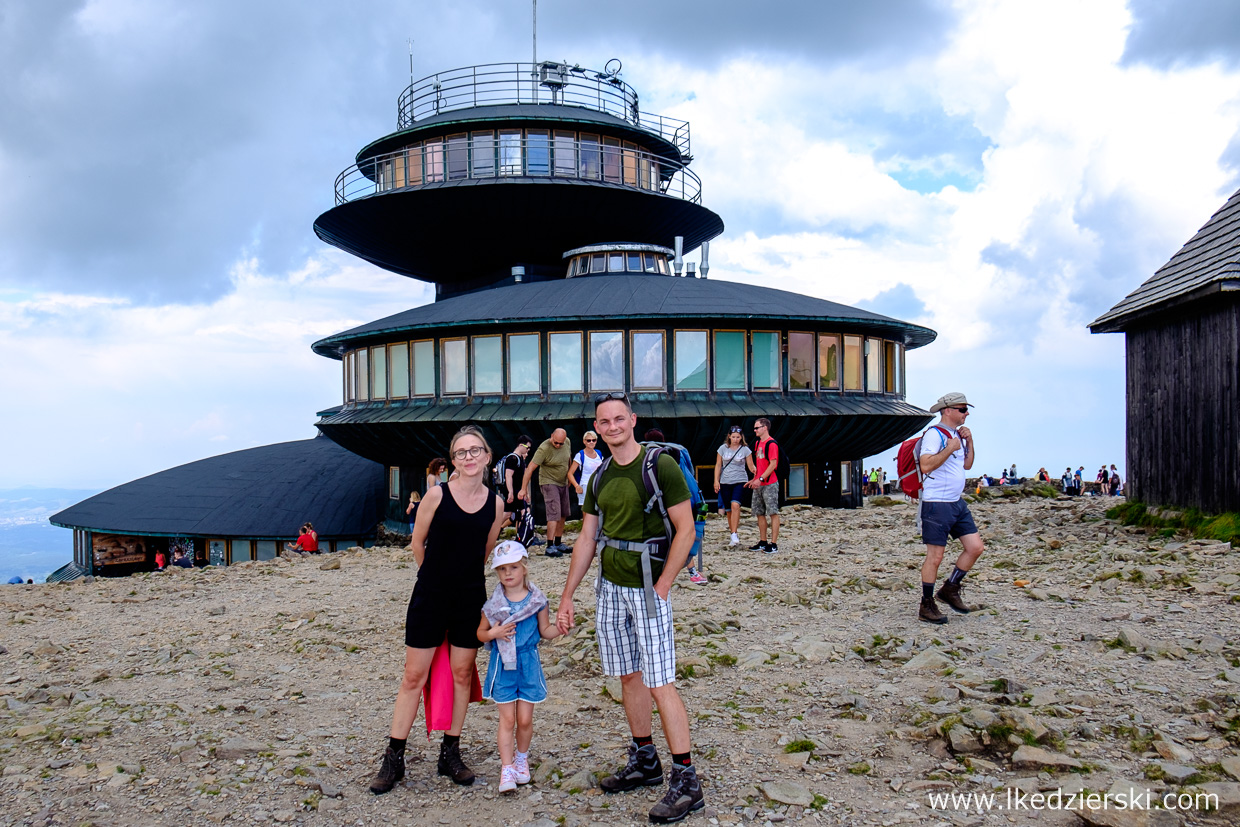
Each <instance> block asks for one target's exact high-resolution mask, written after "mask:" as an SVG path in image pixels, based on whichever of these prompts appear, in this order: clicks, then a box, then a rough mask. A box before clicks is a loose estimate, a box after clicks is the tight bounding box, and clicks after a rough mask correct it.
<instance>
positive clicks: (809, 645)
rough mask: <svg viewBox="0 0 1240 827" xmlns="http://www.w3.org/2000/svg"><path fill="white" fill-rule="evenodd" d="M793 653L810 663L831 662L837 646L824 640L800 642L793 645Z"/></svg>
mask: <svg viewBox="0 0 1240 827" xmlns="http://www.w3.org/2000/svg"><path fill="white" fill-rule="evenodd" d="M792 651H793V653H794V654H797V655H800V656H801V657H803V658H805V659H806V660H807V661H809V662H810V663H818V662H821V661H827V660H830V659H831V658H832V657H834V656H835V654H836V649H835V646H834V645H833V644H830V643H827V642H826V641H822V640H799V641H797V642H795V643H793V644H792Z"/></svg>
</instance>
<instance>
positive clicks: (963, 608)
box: [938, 583, 983, 615]
mask: <svg viewBox="0 0 1240 827" xmlns="http://www.w3.org/2000/svg"><path fill="white" fill-rule="evenodd" d="M938 598H939V600H942V601H943V602H944V603H946V604H947V605H948V606H951V607H952V608H953V609H955V610H956V611H958V612H960V613H961V614H962V615H967V614H968V613H969V612H976V611H977V610H978V609H981V608H983V607H981V606H970V605H969V604H968V603H965V602H964V601H963V600H961V599H960V584H959V583H944V584H943V587H942V588H940V589H939V593H938Z"/></svg>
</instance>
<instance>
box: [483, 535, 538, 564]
mask: <svg viewBox="0 0 1240 827" xmlns="http://www.w3.org/2000/svg"><path fill="white" fill-rule="evenodd" d="M529 556H530V553H529V552H528V551H526V550H525V546H523V545H521V544H520V543H518V542H517V541H516V540H504V541H503V542H501V543H496V544H495V551H493V552H492V553H491V568H493V569H497V568H499V567H500V566H505V565H507V564H509V563H515V562H517V561H518V560H524V559H526V558H527V557H529Z"/></svg>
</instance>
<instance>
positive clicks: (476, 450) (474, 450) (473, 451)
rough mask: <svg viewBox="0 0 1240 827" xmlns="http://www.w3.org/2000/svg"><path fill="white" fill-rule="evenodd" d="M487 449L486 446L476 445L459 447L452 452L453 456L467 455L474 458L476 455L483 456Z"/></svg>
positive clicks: (460, 457) (463, 457)
mask: <svg viewBox="0 0 1240 827" xmlns="http://www.w3.org/2000/svg"><path fill="white" fill-rule="evenodd" d="M485 450H486V448H483V447H482V446H481V445H474V446H473V447H471V448H457V449H456V450H455V451H453V452H452V458H453V459H465V458H466V457H469V458H470V459H473V458H474V457H478V456H481V455H482V453H483V451H485Z"/></svg>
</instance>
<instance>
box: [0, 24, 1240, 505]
mask: <svg viewBox="0 0 1240 827" xmlns="http://www.w3.org/2000/svg"><path fill="white" fill-rule="evenodd" d="M538 13H539V40H538V43H539V56H540V58H557V59H564V60H567V61H569V62H570V63H580V64H581V65H583V66H591V67H602V66H603V64H605V63H606V62H607V60H609V59H610V58H613V57H615V58H620V59H621V60H622V61H623V64H624V78H625V80H626V81H628V82H629V83H630V84H632V85H633V86H635V87H637V89H638V90H639V91H640V92H641V94H642V98H643V104H644V107H643V108H644V109H646V110H647V111H650V112H655V113H661V114H666V115H671V116H674V117H678V118H684V119H688V120H689V121H691V123H692V126H693V151H694V155H695V157H696V160H695V163H694V166H695V168H696V170H697V172H698V173H699V174H700V175H701V177H702V179H703V183H704V196H705V202H706V204H707V205H708V206H710V207H711V208H712V209H714V210H715V211H716V212H718V213H719V214H720V215H721V216H722V217H723V219H724V222H725V223H726V225H727V232H726V234H725V235H724V236H723V237H722V238H720V239H719V240H718V242H717V243H716V244H714V245H713V246H712V255H711V259H712V261H711V263H712V271H711V277H712V278H723V279H734V280H740V281H747V282H751V283H755V284H764V285H770V286H775V287H781V288H784V289H789V290H794V291H797V292H802V293H807V294H812V295H815V296H820V297H823V298H828V299H832V300H836V301H841V302H845V303H848V304H855V305H860V306H863V307H868V308H871V309H874V310H877V311H879V312H883V313H887V314H889V315H893V316H896V317H898V318H902V319H906V320H909V321H914V322H917V323H920V324H924V325H927V326H929V327H932V328H934V329H935V330H937V331H939V339H938V341H937V342H935V343H934V344H933V345H931V346H929V347H927V348H924V349H922V350H919V351H915V352H913V353H911V354H910V355H909V360H908V367H909V397H910V400H911V401H913V402H914V403H917V404H920V405H922V406H924V407H928V406H929V405H930V403H931V402H933V400H934V399H935V398H936V397H937V396H939V395H940V394H941V393H944V392H945V391H947V390H962V391H965V392H966V393H967V394H968V396H969V398H970V400H971V401H973V402H975V404H976V405H977V413H976V416H975V421H974V422H973V423H972V425H973V427H974V429H975V432H976V435H977V442H978V450H979V458H980V466H979V470H985V469H989V470H992V471H995V472H997V470H998V468H999V467H1000V465H1001V464H1008V463H1011V462H1013V461H1015V462H1016V463H1017V464H1018V465H1019V466H1020V468H1021V469H1022V470H1023V471H1024V472H1025V473H1029V472H1032V471H1033V470H1035V469H1036V468H1037V467H1038V466H1040V465H1045V466H1046V467H1048V468H1050V469H1051V470H1052V471H1054V470H1055V469H1060V470H1062V469H1063V468H1064V467H1065V466H1066V465H1068V464H1072V465H1073V466H1074V467H1075V466H1076V465H1078V464H1083V465H1085V466H1086V468H1087V469H1090V470H1093V469H1096V468H1097V467H1098V465H1099V464H1101V463H1103V462H1107V463H1110V462H1116V463H1119V464H1121V467H1122V463H1123V445H1124V442H1123V429H1124V418H1123V403H1124V399H1123V387H1124V382H1123V339H1122V336H1119V335H1108V336H1091V335H1090V334H1089V332H1088V331H1087V329H1086V327H1085V326H1086V324H1087V323H1088V322H1089V321H1091V320H1092V319H1094V318H1096V317H1097V316H1098V315H1100V314H1101V313H1103V312H1104V311H1106V310H1107V309H1108V308H1110V307H1111V306H1112V305H1113V304H1114V303H1116V302H1117V301H1118V300H1119V299H1120V298H1121V297H1123V296H1124V295H1125V294H1126V293H1128V292H1129V291H1131V290H1132V289H1133V288H1135V287H1136V286H1137V285H1138V284H1139V283H1140V282H1142V281H1143V280H1144V279H1145V278H1147V277H1148V276H1149V275H1150V274H1152V273H1153V271H1154V270H1155V269H1156V268H1157V267H1158V266H1160V265H1161V264H1162V263H1163V262H1165V261H1166V260H1167V259H1168V258H1169V257H1170V256H1171V255H1172V254H1173V253H1174V252H1175V251H1176V250H1177V249H1178V248H1179V246H1180V245H1181V244H1182V243H1184V242H1185V241H1186V240H1187V239H1188V238H1189V237H1190V236H1191V235H1192V234H1193V233H1194V232H1195V231H1196V230H1197V228H1198V227H1200V226H1201V225H1202V224H1203V223H1205V221H1206V219H1207V218H1208V217H1209V216H1210V214H1211V213H1213V212H1214V211H1215V210H1216V209H1217V208H1218V207H1220V206H1221V205H1222V204H1223V203H1224V201H1226V199H1227V197H1228V196H1229V195H1230V194H1231V193H1232V192H1233V191H1234V190H1235V189H1236V188H1237V187H1238V186H1240V137H1238V136H1240V4H1236V3H1233V2H1228V0H1212V1H1208V0H1181V2H1176V3H1172V2H1169V0H1133V1H1132V2H1129V3H1127V4H1125V3H1124V2H1120V0H1112V1H1110V2H1108V1H1107V0H1091V2H1088V3H1081V2H1039V3H1030V2H987V1H986V0H981V1H980V2H974V1H973V0H961V1H960V2H954V3H953V2H912V0H885V2H870V3H853V2H823V0H814V2H771V3H764V4H758V3H754V2H740V0H711V2H706V0H693V1H692V2H689V1H688V0H671V2H668V0H662V2H654V1H653V0H630V2H627V3H623V4H619V5H615V6H612V7H608V9H607V10H606V11H604V7H601V6H599V5H597V4H591V3H580V2H569V0H543V1H542V2H541V3H540V4H539V8H538ZM530 29H531V26H530V4H529V2H510V1H509V0H490V2H484V1H483V0H458V2H455V3H452V4H444V3H429V2H423V1H422V0H391V2H383V1H381V0H354V2H350V3H347V4H346V3H339V2H329V1H328V0H278V1H277V0H212V2H207V3H185V2H179V0H38V2H35V0H0V77H3V78H4V82H3V83H0V113H2V114H0V181H3V185H2V186H0V354H3V358H0V387H3V388H4V392H5V393H4V396H5V405H4V409H3V413H2V414H0V416H2V417H3V420H2V423H3V433H4V440H5V444H4V451H3V454H4V462H3V465H2V466H0V467H2V469H3V471H2V473H0V487H12V486H19V485H35V486H61V487H74V488H102V487H107V486H110V485H114V484H117V483H121V482H125V481H127V480H130V479H133V478H135V477H138V476H141V475H144V474H148V473H151V472H154V471H158V470H160V469H163V468H167V467H170V466H172V465H176V464H179V463H182V462H187V461H190V460H194V459H199V458H202V457H205V456H209V455H212V454H217V453H222V452H225V451H229V450H236V449H240V448H247V447H251V446H255V445H261V444H265V443H269V442H276V441H282V440H287V439H298V438H304V437H309V436H312V435H313V434H314V426H313V422H314V419H315V416H314V413H315V411H317V410H321V409H323V408H327V407H329V406H331V405H334V404H337V403H338V402H339V396H340V374H339V363H337V362H334V361H329V360H326V359H323V358H321V357H318V356H315V355H314V354H312V353H311V352H310V349H309V344H310V343H311V342H312V341H314V340H315V339H317V338H320V337H322V336H325V335H328V334H331V333H334V332H337V331H340V330H342V329H345V328H348V327H350V326H353V325H356V324H359V323H361V322H364V321H369V320H371V319H374V318H378V317H381V316H385V315H388V314H391V313H394V312H397V311H400V310H403V309H406V308H408V307H411V306H414V305H417V304H422V303H425V302H427V301H429V300H430V297H431V296H430V292H429V289H428V288H427V286H426V285H423V284H422V283H420V282H416V281H411V280H409V279H405V278H401V277H398V276H394V275H390V274H386V273H384V272H383V271H379V270H376V269H374V268H372V267H370V266H368V265H363V264H360V263H358V262H357V261H355V260H353V259H351V258H350V257H348V256H347V255H344V254H342V253H339V252H337V251H335V250H333V249H331V248H328V247H326V246H325V245H323V244H322V243H320V242H319V241H318V240H317V239H316V238H315V236H314V234H313V231H312V230H311V224H312V223H313V221H314V218H315V217H316V216H317V215H318V214H319V213H320V212H322V211H323V210H325V209H327V208H328V207H330V206H331V204H332V182H333V179H334V178H335V176H336V174H337V173H339V172H340V171H341V170H342V169H344V168H345V167H346V166H347V165H348V164H349V163H350V162H351V160H352V156H353V154H354V153H355V152H356V150H357V149H358V148H360V147H361V146H362V145H364V144H366V143H367V142H369V141H370V140H372V139H374V138H376V137H379V136H380V135H383V134H386V133H388V132H390V131H392V130H393V129H394V128H395V111H396V106H395V103H396V97H397V95H398V94H399V93H400V91H401V90H402V89H403V88H404V86H405V85H406V84H408V82H409V54H408V46H407V41H408V39H409V38H413V39H414V41H415V42H414V59H413V62H414V67H413V69H414V73H415V74H416V75H417V76H418V77H422V76H424V75H427V74H431V73H432V72H435V71H438V70H443V69H447V68H453V67H457V66H465V65H472V64H476V63H487V62H497V61H514V60H529V59H530V55H531V42H530ZM891 453H894V452H891ZM888 465H891V463H888Z"/></svg>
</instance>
